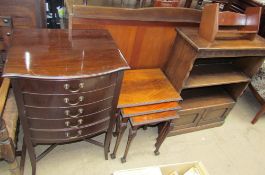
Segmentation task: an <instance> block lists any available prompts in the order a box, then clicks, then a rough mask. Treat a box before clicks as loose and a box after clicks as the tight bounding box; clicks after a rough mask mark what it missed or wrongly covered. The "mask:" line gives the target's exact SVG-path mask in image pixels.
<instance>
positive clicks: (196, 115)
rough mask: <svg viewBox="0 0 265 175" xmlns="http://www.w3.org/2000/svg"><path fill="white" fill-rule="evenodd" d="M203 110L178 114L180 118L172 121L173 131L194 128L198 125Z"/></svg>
mask: <svg viewBox="0 0 265 175" xmlns="http://www.w3.org/2000/svg"><path fill="white" fill-rule="evenodd" d="M203 113H204V110H192V111H185V112H180V113H179V114H180V117H179V118H178V119H175V120H174V121H173V123H174V130H178V129H183V128H189V127H194V126H196V125H197V124H198V122H199V120H200V119H201V116H202V115H203Z"/></svg>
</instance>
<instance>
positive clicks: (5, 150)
mask: <svg viewBox="0 0 265 175" xmlns="http://www.w3.org/2000/svg"><path fill="white" fill-rule="evenodd" d="M0 149H1V150H2V151H1V155H0V157H2V158H3V159H4V160H6V161H7V162H8V164H9V170H10V173H11V174H12V175H19V174H20V172H19V167H18V163H17V160H16V155H15V147H14V143H13V140H12V139H10V138H9V134H8V131H7V129H6V125H5V122H4V120H2V119H1V118H0Z"/></svg>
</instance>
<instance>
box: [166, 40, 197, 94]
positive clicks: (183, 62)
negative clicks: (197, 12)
mask: <svg viewBox="0 0 265 175" xmlns="http://www.w3.org/2000/svg"><path fill="white" fill-rule="evenodd" d="M196 55H197V52H196V51H195V50H194V49H193V48H192V46H191V45H190V44H189V43H187V42H186V41H185V40H184V39H183V38H182V37H181V36H180V35H178V36H177V38H176V40H175V43H174V46H173V49H172V52H171V55H170V57H169V60H168V62H167V64H166V66H165V68H164V72H165V74H166V75H167V77H168V79H169V80H170V82H171V83H172V85H173V86H174V87H175V88H176V90H177V91H179V92H180V91H181V90H182V88H183V87H184V84H185V81H186V80H187V78H188V76H189V74H190V71H191V69H192V67H193V63H194V61H195V59H196Z"/></svg>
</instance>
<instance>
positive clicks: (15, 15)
mask: <svg viewBox="0 0 265 175" xmlns="http://www.w3.org/2000/svg"><path fill="white" fill-rule="evenodd" d="M0 16H9V17H11V18H12V19H13V25H14V27H15V28H41V27H46V13H45V1H44V0H19V1H17V0H1V4H0Z"/></svg>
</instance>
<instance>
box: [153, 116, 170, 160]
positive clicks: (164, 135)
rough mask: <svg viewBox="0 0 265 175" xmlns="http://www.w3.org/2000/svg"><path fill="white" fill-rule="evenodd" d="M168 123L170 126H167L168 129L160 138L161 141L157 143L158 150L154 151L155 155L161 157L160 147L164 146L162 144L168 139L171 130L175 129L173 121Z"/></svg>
mask: <svg viewBox="0 0 265 175" xmlns="http://www.w3.org/2000/svg"><path fill="white" fill-rule="evenodd" d="M167 123H168V124H167V125H166V126H167V127H166V130H165V132H164V133H163V135H162V136H161V137H160V139H159V140H158V141H157V143H156V144H155V147H156V149H155V151H154V153H155V155H159V154H160V153H159V148H160V146H161V145H162V143H163V142H164V140H165V139H166V137H167V134H168V133H169V131H170V130H171V128H172V127H173V124H172V121H171V120H170V121H168V122H167Z"/></svg>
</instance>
